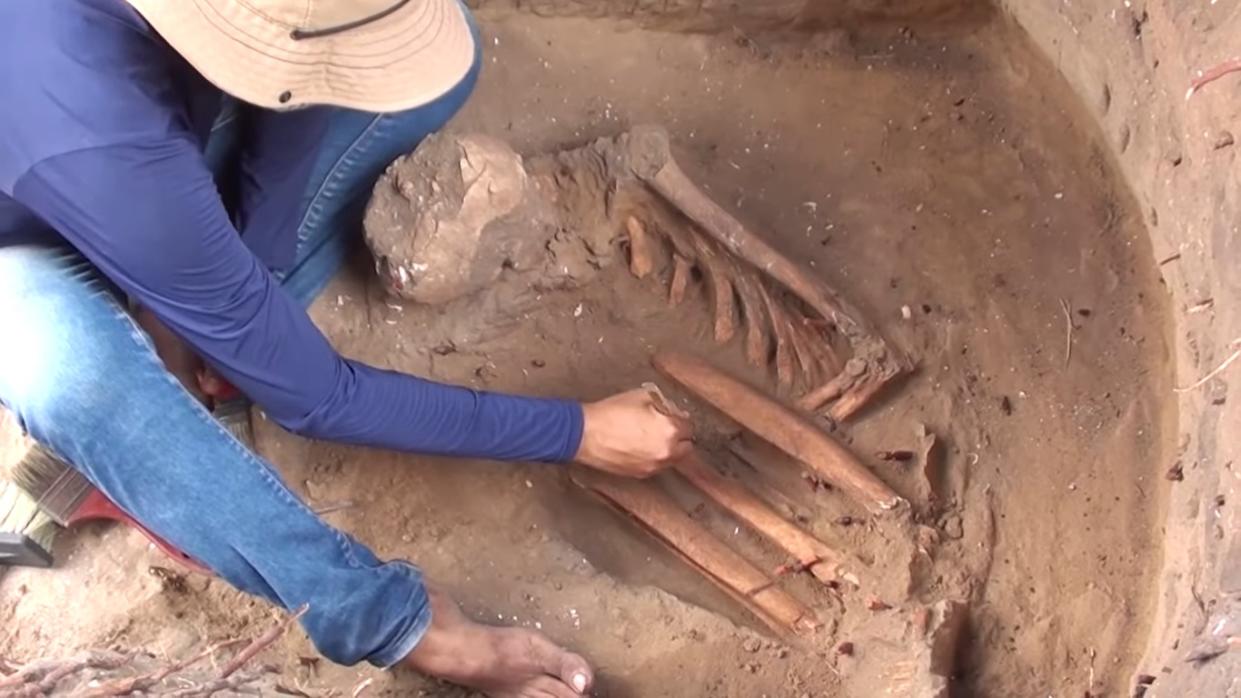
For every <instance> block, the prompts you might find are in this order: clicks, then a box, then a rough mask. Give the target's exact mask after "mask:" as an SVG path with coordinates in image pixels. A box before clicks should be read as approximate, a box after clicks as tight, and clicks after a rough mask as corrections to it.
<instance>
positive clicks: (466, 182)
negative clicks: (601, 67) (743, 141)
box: [366, 126, 910, 420]
mask: <svg viewBox="0 0 1241 698" xmlns="http://www.w3.org/2000/svg"><path fill="white" fill-rule="evenodd" d="M366 237H367V242H368V244H369V246H370V248H371V251H372V252H373V253H374V255H375V258H376V260H377V265H378V270H379V274H380V276H381V278H382V279H384V281H385V283H386V285H387V286H388V289H389V291H391V292H392V293H394V294H396V295H399V296H402V297H405V298H409V299H411V300H414V301H417V302H421V303H429V304H438V303H446V302H448V301H451V300H454V299H457V298H461V297H464V296H467V295H470V294H473V293H475V292H478V291H480V290H481V289H483V288H485V287H487V286H489V285H491V284H493V283H494V282H495V281H496V280H497V279H499V278H500V277H501V274H502V273H504V271H505V270H509V271H513V272H517V273H518V274H524V275H528V276H532V277H533V280H532V281H530V282H529V283H530V284H531V285H534V286H536V287H539V288H564V287H572V286H574V285H578V284H581V283H585V282H586V281H588V280H589V278H590V277H591V276H592V274H593V272H594V271H595V270H596V269H597V268H599V267H601V266H604V265H606V264H608V263H610V262H611V261H612V259H613V254H612V251H613V250H614V249H615V247H616V246H615V241H616V240H617V239H620V238H624V239H627V241H628V250H629V268H630V271H631V272H632V273H633V274H634V275H635V276H637V277H640V278H642V277H647V276H650V275H652V274H653V273H654V272H655V271H656V270H657V269H658V268H660V267H661V266H664V265H667V264H670V265H671V267H672V273H671V281H670V287H669V289H668V300H669V303H670V304H671V305H677V304H679V303H680V302H681V300H682V299H683V298H684V297H685V294H686V292H687V290H688V288H689V287H690V285H691V284H694V283H697V281H696V280H695V279H696V278H701V279H702V280H703V282H704V283H705V285H706V287H707V288H708V290H709V297H710V299H711V303H712V307H713V310H714V336H715V339H716V341H718V342H721V343H723V342H729V341H732V340H733V339H734V338H736V337H738V336H739V335H741V336H743V340H742V341H744V344H745V350H746V354H747V356H748V358H749V360H750V361H751V362H752V363H754V364H755V365H765V364H768V363H771V364H774V370H775V374H776V376H777V378H778V380H779V382H780V383H781V385H783V386H785V387H786V388H794V389H798V390H799V394H800V397H799V399H798V404H799V406H801V407H802V408H804V409H806V410H810V411H815V410H819V409H821V408H823V409H825V410H826V413H827V414H828V415H829V416H831V417H832V418H834V419H838V420H839V419H844V418H847V417H848V416H850V415H852V414H853V413H855V412H856V411H857V410H858V409H860V408H861V407H862V406H863V405H864V404H865V403H866V402H867V401H868V400H869V399H870V398H871V397H873V396H874V395H875V394H876V393H877V392H878V391H879V390H880V389H881V388H882V387H883V386H884V385H886V384H887V383H888V382H890V381H891V380H892V379H894V378H895V377H897V376H899V375H901V374H902V373H904V372H906V371H908V370H909V368H910V364H909V361H908V359H907V358H906V357H905V356H903V355H902V354H901V353H900V352H899V351H898V350H897V349H896V348H895V347H893V346H891V345H890V344H888V343H887V342H886V341H885V340H884V339H883V338H882V337H881V336H880V335H879V333H878V332H877V331H876V330H875V328H874V327H873V326H871V325H870V323H868V322H866V321H865V319H863V318H862V317H861V315H860V314H859V313H858V312H857V310H856V309H855V308H854V307H853V306H852V305H850V304H849V303H848V302H847V301H845V300H844V299H843V298H841V296H840V294H838V293H837V292H836V291H835V290H834V289H832V288H831V287H830V286H828V285H827V283H825V282H824V281H823V280H822V279H820V278H818V277H817V276H815V275H812V274H810V273H808V271H807V270H806V269H804V268H803V267H801V266H799V265H798V264H796V263H794V262H793V261H792V260H790V259H789V258H788V257H786V256H784V255H783V254H781V253H780V252H778V251H777V250H776V249H775V248H773V247H772V246H771V245H770V244H768V243H767V242H766V240H764V238H763V237H761V236H759V235H757V234H755V233H754V232H752V231H751V230H749V229H747V228H746V227H745V226H744V225H743V224H742V223H741V222H740V221H738V220H737V219H736V218H734V217H733V216H732V215H730V214H729V213H728V212H726V211H725V210H724V209H723V208H721V207H720V206H719V205H717V204H716V203H715V202H714V201H712V200H711V199H710V198H709V197H708V196H707V195H706V194H705V193H704V192H703V191H702V190H701V189H699V188H698V187H697V186H696V185H694V183H693V182H691V181H690V180H689V178H688V177H687V176H686V175H685V173H684V171H682V169H681V168H680V166H678V165H677V163H676V161H675V160H674V159H673V157H672V154H671V149H670V146H669V142H668V135H667V133H666V132H665V131H664V130H663V129H661V128H658V127H652V126H643V127H637V128H634V129H633V130H631V131H629V132H627V133H623V134H621V135H619V136H616V137H614V138H604V139H599V140H597V141H595V142H593V143H591V144H589V145H587V146H584V147H582V148H577V149H573V150H566V151H562V152H559V153H555V154H549V155H540V156H536V157H532V158H529V159H526V160H523V159H522V158H521V157H520V156H519V155H517V154H516V153H515V152H514V151H513V150H512V149H511V148H509V147H508V146H507V145H506V144H504V143H503V142H501V141H498V140H496V139H494V138H490V137H487V136H481V135H437V136H432V137H431V138H429V139H427V140H426V141H425V142H424V143H423V144H422V145H420V146H419V148H418V149H417V150H416V151H415V152H414V153H413V154H411V155H409V156H406V157H404V158H401V159H399V160H397V161H396V162H395V163H393V165H392V166H391V167H390V168H389V170H388V172H387V173H386V174H385V175H384V177H383V179H381V180H380V182H379V184H378V185H377V186H376V190H375V194H374V197H373V198H372V201H371V205H370V208H369V209H368V211H367V217H366ZM695 271H697V275H695V273H694V272H695ZM825 406H827V407H825Z"/></svg>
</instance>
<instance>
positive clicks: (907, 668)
mask: <svg viewBox="0 0 1241 698" xmlns="http://www.w3.org/2000/svg"><path fill="white" fill-rule="evenodd" d="M965 611H966V607H965V604H964V603H962V602H960V601H951V600H943V601H938V602H936V603H934V604H933V605H931V606H930V607H928V608H926V609H925V610H923V611H920V612H918V613H915V615H914V622H913V624H912V625H913V631H914V637H913V642H914V648H913V652H912V655H913V656H912V657H911V658H909V659H906V660H903V661H898V662H895V663H893V664H892V666H891V667H890V669H889V671H888V676H887V679H888V695H891V696H895V697H897V698H949V697H950V696H951V695H952V690H951V689H952V687H951V679H952V675H953V673H954V670H955V668H956V656H957V647H958V645H959V644H960V640H961V632H962V630H963V629H964V627H965V615H966V614H965Z"/></svg>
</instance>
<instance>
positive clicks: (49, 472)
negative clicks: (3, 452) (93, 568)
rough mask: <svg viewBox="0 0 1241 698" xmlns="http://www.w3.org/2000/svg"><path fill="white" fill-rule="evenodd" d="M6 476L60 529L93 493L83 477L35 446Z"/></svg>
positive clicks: (44, 449)
mask: <svg viewBox="0 0 1241 698" xmlns="http://www.w3.org/2000/svg"><path fill="white" fill-rule="evenodd" d="M10 475H11V477H12V482H13V484H14V485H17V486H18V487H20V488H21V489H23V490H25V492H26V493H27V494H29V495H30V497H31V498H32V499H34V500H35V501H37V502H38V503H39V508H40V509H42V510H43V511H45V512H47V515H48V516H50V517H52V518H53V519H54V520H55V521H56V523H58V524H60V525H62V526H67V525H68V524H69V518H70V517H71V516H72V515H73V513H74V512H75V511H77V508H78V507H79V506H80V505H81V504H82V501H83V500H85V499H86V497H87V495H89V494H90V493H91V492H92V491H94V485H92V484H91V482H90V480H87V479H86V476H84V475H82V474H81V473H80V472H78V471H77V470H75V469H74V468H73V466H71V465H69V464H68V463H66V462H64V461H63V460H61V459H60V457H59V456H57V455H56V454H54V453H52V452H51V451H49V450H48V449H46V448H44V447H42V446H40V445H39V444H34V445H32V446H31V448H30V450H29V451H27V452H26V454H25V455H24V456H22V459H21V460H20V461H19V462H18V463H17V465H15V466H13V467H12V468H11V473H10Z"/></svg>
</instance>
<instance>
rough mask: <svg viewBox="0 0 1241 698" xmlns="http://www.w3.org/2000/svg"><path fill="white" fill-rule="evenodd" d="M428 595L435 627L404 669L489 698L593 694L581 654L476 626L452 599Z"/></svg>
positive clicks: (525, 633) (533, 637)
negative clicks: (472, 690) (462, 687)
mask: <svg viewBox="0 0 1241 698" xmlns="http://www.w3.org/2000/svg"><path fill="white" fill-rule="evenodd" d="M427 593H428V594H430V596H431V612H432V614H433V616H434V618H433V620H432V621H431V629H430V630H428V631H427V634H426V635H425V636H424V637H423V638H422V641H421V642H419V643H418V646H417V647H416V648H415V649H414V651H413V652H411V653H410V655H409V656H408V657H406V658H405V665H406V666H408V667H411V668H413V669H415V670H417V671H419V672H421V673H423V674H427V675H429V676H434V677H436V678H439V679H444V680H445V681H451V682H453V683H456V684H461V685H462V686H467V687H469V688H473V689H477V690H480V691H482V692H483V693H485V694H487V695H488V696H490V697H491V698H578V696H583V695H586V693H587V691H589V690H590V686H591V684H592V683H593V681H594V675H593V673H592V671H591V668H590V665H589V664H587V663H586V660H585V659H583V658H582V657H581V656H580V655H577V654H574V653H572V652H569V651H568V650H565V649H562V648H560V647H557V646H556V645H555V644H553V643H552V641H551V640H548V639H547V638H546V637H544V636H543V635H542V634H541V633H536V632H534V631H530V630H525V629H522V628H496V627H491V626H487V625H482V624H479V623H475V622H474V621H472V620H470V619H468V618H466V617H465V615H464V614H462V613H461V610H460V609H458V608H457V604H456V602H454V601H453V600H452V599H450V598H448V597H447V596H445V595H443V594H441V593H439V592H438V591H435V590H433V589H428V591H427Z"/></svg>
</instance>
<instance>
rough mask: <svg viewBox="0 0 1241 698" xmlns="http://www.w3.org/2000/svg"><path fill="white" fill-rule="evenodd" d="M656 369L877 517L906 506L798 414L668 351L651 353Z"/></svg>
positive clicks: (855, 459)
mask: <svg viewBox="0 0 1241 698" xmlns="http://www.w3.org/2000/svg"><path fill="white" fill-rule="evenodd" d="M654 364H655V368H656V369H658V370H659V372H660V373H663V374H664V375H666V376H668V377H669V378H671V379H673V380H675V381H676V382H677V383H680V384H681V385H682V386H684V387H685V388H687V389H688V390H689V391H690V392H692V393H694V394H695V395H696V396H698V397H699V398H701V399H702V400H705V401H706V402H708V403H709V404H711V405H712V406H714V407H715V408H716V409H718V410H720V411H721V412H723V413H724V414H726V415H728V416H729V417H731V418H732V419H733V420H735V421H737V422H738V423H740V424H741V425H742V426H743V427H745V428H746V429H749V430H750V431H752V432H754V433H755V434H757V435H758V436H759V437H761V438H762V439H764V440H766V441H768V442H769V443H771V444H772V445H774V446H776V447H777V448H779V449H780V450H782V451H784V452H785V453H787V454H789V455H790V456H792V457H794V458H796V459H797V460H799V461H801V462H803V463H805V464H806V465H808V466H810V467H811V468H813V469H814V470H815V471H816V472H817V473H819V474H820V475H822V476H823V477H824V478H826V479H827V480H828V481H829V482H831V483H832V484H834V485H836V486H837V487H839V488H840V489H842V490H843V491H844V492H845V493H846V494H848V495H849V496H851V497H852V498H853V499H855V500H857V501H858V502H859V503H861V504H862V505H863V506H864V507H866V509H867V510H869V511H871V512H873V513H879V512H882V511H886V510H889V509H894V508H896V507H898V506H901V505H902V504H904V503H905V500H904V499H902V498H901V497H900V496H899V495H898V494H896V492H894V491H893V490H892V488H890V487H888V486H887V485H886V484H885V483H884V482H883V481H882V480H880V479H879V478H878V477H876V476H875V475H874V473H872V472H870V471H869V470H867V469H866V466H864V465H862V463H861V462H860V461H859V460H858V459H857V458H856V457H854V455H853V454H852V453H850V452H849V451H848V450H847V449H845V447H844V446H841V445H840V444H839V443H837V442H836V441H835V440H834V439H832V437H830V436H828V435H827V434H826V433H824V432H823V431H822V430H820V429H819V428H818V427H816V426H815V425H814V424H811V423H810V422H809V421H807V420H806V419H805V418H804V417H802V416H801V415H800V414H798V413H797V412H795V411H793V410H791V409H789V408H787V407H785V406H784V405H783V404H781V403H779V402H777V401H775V400H773V399H771V398H769V397H767V396H766V395H763V394H762V393H760V392H759V391H757V390H755V389H754V388H752V387H750V386H749V385H747V384H745V383H743V382H741V381H739V380H737V379H735V378H733V377H732V376H730V375H728V374H726V373H723V372H722V371H719V370H718V369H716V368H714V367H712V366H710V365H709V364H707V363H705V362H703V361H701V360H699V359H697V358H694V357H692V356H688V355H686V354H679V353H673V352H661V353H659V354H656V355H655V358H654Z"/></svg>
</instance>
